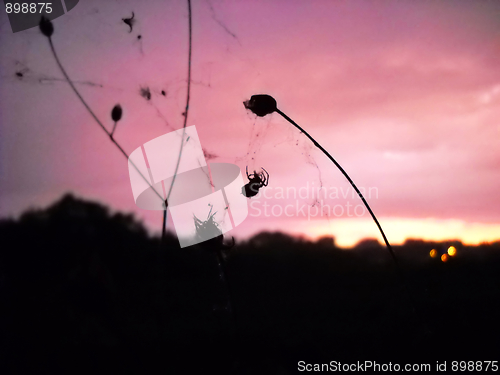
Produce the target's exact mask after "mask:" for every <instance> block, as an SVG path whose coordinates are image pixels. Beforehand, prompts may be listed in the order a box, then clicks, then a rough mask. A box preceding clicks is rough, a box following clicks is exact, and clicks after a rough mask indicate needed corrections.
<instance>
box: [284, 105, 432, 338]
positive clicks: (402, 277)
mask: <svg viewBox="0 0 500 375" xmlns="http://www.w3.org/2000/svg"><path fill="white" fill-rule="evenodd" d="M275 111H276V112H277V113H279V114H280V115H281V116H283V117H284V118H285V119H286V120H287V121H288V122H290V123H291V124H292V125H293V126H295V127H296V128H297V129H299V130H300V131H301V132H302V133H304V135H305V136H306V137H307V138H309V139H310V140H311V142H312V143H314V145H315V146H316V147H317V148H319V149H320V150H321V151H323V153H324V154H325V155H326V156H327V157H328V158H329V159H330V160H331V161H332V163H333V164H335V166H336V167H337V168H338V169H339V170H340V171H341V172H342V174H343V175H344V177H345V178H347V181H349V183H350V184H351V186H352V187H353V188H354V190H355V191H356V193H358V195H359V197H360V198H361V200H362V201H363V203H364V205H365V207H366V209H367V210H368V212H369V213H370V215H371V217H372V219H373V221H375V224H377V227H378V229H379V231H380V233H381V234H382V238H383V239H384V242H385V245H386V246H387V250H389V253H390V254H391V256H392V259H393V260H394V263H395V264H396V271H397V274H398V277H399V280H400V281H401V283H402V285H403V288H404V290H405V292H406V293H405V294H406V295H407V297H408V299H409V302H410V305H411V307H412V310H413V312H414V313H415V315H416V316H417V319H418V320H420V323H421V324H422V326H423V327H425V328H426V329H427V326H426V324H425V323H424V321H423V320H422V319H421V317H420V316H419V314H417V309H416V307H415V306H416V305H415V302H414V301H413V298H412V297H411V294H410V292H409V290H408V286H407V283H406V280H405V277H404V275H403V273H402V272H401V270H400V267H399V262H398V259H397V257H396V254H395V253H394V251H393V249H392V246H391V244H390V243H389V240H388V239H387V237H386V236H385V233H384V231H383V229H382V226H381V225H380V223H379V222H378V220H377V217H376V216H375V214H374V213H373V211H372V209H371V208H370V206H369V205H368V202H367V201H366V200H365V197H363V194H361V192H360V191H359V189H358V187H357V186H356V184H355V183H354V181H353V180H352V179H351V178H350V177H349V175H348V174H347V172H346V171H345V170H344V168H342V167H341V165H340V164H339V163H338V162H337V161H336V160H335V159H334V158H333V156H332V155H330V153H329V152H328V151H326V150H325V149H324V148H323V147H322V146H321V145H320V144H319V143H318V142H316V140H315V139H314V138H313V137H311V136H310V135H309V133H308V132H306V131H305V130H304V129H302V127H301V126H300V125H298V124H297V123H296V122H295V121H293V120H292V119H291V118H290V117H288V116H287V115H286V114H284V113H283V112H282V111H280V110H279V109H277V108H276V109H275Z"/></svg>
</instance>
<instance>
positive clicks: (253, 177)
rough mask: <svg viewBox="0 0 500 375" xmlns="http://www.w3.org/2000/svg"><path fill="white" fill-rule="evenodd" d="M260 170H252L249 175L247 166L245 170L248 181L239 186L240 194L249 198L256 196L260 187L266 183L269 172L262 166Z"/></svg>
mask: <svg viewBox="0 0 500 375" xmlns="http://www.w3.org/2000/svg"><path fill="white" fill-rule="evenodd" d="M261 168H262V167H261ZM262 170H263V172H260V173H257V171H253V173H252V174H250V175H249V174H248V166H247V168H246V171H247V178H248V180H249V182H248V184H246V185H245V186H243V187H242V188H241V194H243V195H244V196H245V197H247V198H251V197H254V196H256V195H257V193H258V192H259V189H260V188H262V187H264V186H267V185H268V183H269V173H268V172H267V171H266V170H265V169H264V168H262Z"/></svg>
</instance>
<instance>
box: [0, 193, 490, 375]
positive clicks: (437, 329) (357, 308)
mask: <svg viewBox="0 0 500 375" xmlns="http://www.w3.org/2000/svg"><path fill="white" fill-rule="evenodd" d="M0 239H1V244H2V246H1V249H0V295H1V297H2V304H1V310H0V337H1V339H0V340H1V341H0V345H1V349H2V350H1V354H0V355H1V357H0V361H1V363H0V364H1V369H0V373H1V374H10V373H16V374H26V373H44V374H91V373H92V374H94V373H108V374H110V373H113V374H115V373H116V374H139V373H141V374H150V373H156V372H161V373H163V374H191V373H192V374H211V373H214V374H215V373H216V374H275V375H276V374H290V373H295V372H297V363H298V361H305V362H307V363H328V362H330V361H339V362H342V363H351V362H356V361H365V360H366V361H368V360H370V361H378V362H379V363H389V362H392V363H393V364H394V363H399V364H401V365H404V364H405V363H412V364H413V363H429V364H432V366H433V367H434V366H435V363H436V361H437V360H439V361H440V362H443V361H445V360H447V361H449V362H448V370H450V366H451V361H452V360H457V361H470V360H475V361H477V360H482V361H493V360H499V359H500V358H499V357H500V355H499V353H500V350H499V349H500V338H499V337H500V335H499V334H500V323H499V320H498V319H499V316H500V298H499V297H500V274H499V272H498V271H499V266H500V243H498V242H497V243H495V244H491V245H484V246H480V247H466V246H462V245H461V244H460V243H459V242H453V244H454V245H455V246H456V247H457V249H458V254H457V256H456V257H454V258H451V259H450V260H449V261H448V262H446V263H443V262H441V261H440V260H439V259H438V258H436V259H432V258H430V257H429V250H430V249H432V248H437V249H439V250H441V251H444V250H445V249H446V248H447V246H448V245H450V244H451V242H450V243H443V244H436V243H425V242H422V241H408V242H407V243H406V244H405V245H404V246H402V247H397V248H396V249H395V251H396V254H397V256H398V258H399V259H400V265H401V267H400V270H401V271H402V275H403V277H404V278H405V279H406V280H407V286H408V288H407V290H406V289H405V288H404V287H403V286H402V283H401V282H400V281H399V278H398V275H397V269H396V267H395V265H394V263H393V262H392V260H391V258H390V256H389V253H388V252H387V250H386V249H384V248H383V247H381V246H380V245H379V244H378V243H376V242H373V241H366V242H364V243H362V244H360V245H359V246H358V247H357V248H356V249H353V250H341V249H338V248H336V247H335V246H334V242H333V239H331V238H330V239H323V240H321V241H318V242H316V243H312V242H307V241H304V240H298V239H295V238H290V237H288V236H285V235H283V234H279V233H262V234H260V235H258V236H256V237H254V238H253V239H252V240H250V241H249V242H245V243H237V244H236V246H235V247H234V248H233V249H231V251H230V254H229V257H228V259H227V277H228V280H229V283H230V288H231V294H232V302H233V307H234V314H233V317H234V318H233V317H232V316H231V314H230V313H229V312H228V311H227V310H224V306H225V305H226V301H227V291H226V284H224V282H223V281H221V279H220V278H219V270H218V267H217V263H216V259H215V255H214V254H213V253H210V252H208V251H206V250H204V249H202V248H200V247H198V246H195V247H190V248H186V249H179V248H178V242H177V240H176V239H175V238H174V237H169V238H168V241H167V242H168V243H167V244H166V245H165V247H164V248H160V243H159V239H157V238H153V239H152V238H149V237H148V235H147V233H146V231H145V230H144V228H143V227H142V226H141V225H140V224H138V223H137V222H136V221H135V220H134V218H133V217H132V216H127V215H123V214H110V213H109V211H108V210H107V209H106V208H105V207H103V206H101V205H99V204H96V203H90V202H84V201H81V200H78V199H75V198H73V197H71V196H69V195H68V196H65V197H64V198H63V199H62V200H61V201H59V202H58V203H56V204H55V205H53V206H51V207H49V208H48V209H46V210H40V211H31V212H28V213H25V214H24V215H23V216H22V217H21V218H20V219H19V220H16V221H13V220H6V219H5V220H3V221H1V222H0ZM407 291H408V293H407ZM409 296H411V297H409ZM411 300H412V301H411ZM412 306H414V307H415V311H414V310H413V307H412Z"/></svg>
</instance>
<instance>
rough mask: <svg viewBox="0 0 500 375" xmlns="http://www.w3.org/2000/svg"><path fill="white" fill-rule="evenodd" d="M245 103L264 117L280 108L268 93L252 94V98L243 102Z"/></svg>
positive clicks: (246, 106) (248, 107) (247, 107)
mask: <svg viewBox="0 0 500 375" xmlns="http://www.w3.org/2000/svg"><path fill="white" fill-rule="evenodd" d="M243 105H244V106H245V108H246V109H249V110H250V111H252V112H253V113H255V114H256V115H257V116H259V117H264V116H265V115H268V114H270V113H273V112H274V111H276V110H277V109H278V108H277V105H276V100H275V99H274V98H273V97H272V96H270V95H266V94H259V95H252V97H251V98H250V100H247V101H246V102H243Z"/></svg>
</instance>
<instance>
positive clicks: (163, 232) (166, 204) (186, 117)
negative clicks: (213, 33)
mask: <svg viewBox="0 0 500 375" xmlns="http://www.w3.org/2000/svg"><path fill="white" fill-rule="evenodd" d="M187 3H188V19H189V43H188V44H189V50H188V71H187V94H186V108H185V110H184V113H183V115H184V125H183V126H182V137H181V146H180V150H179V156H178V158H177V164H176V166H175V171H174V177H173V178H172V182H171V184H170V188H169V189H168V193H167V198H166V199H165V212H164V214H163V230H162V242H163V239H164V237H165V232H166V223H167V212H166V209H167V207H168V200H169V198H170V194H171V193H172V188H173V187H174V182H175V177H177V172H178V171H179V164H180V163H181V156H182V149H183V148H184V136H185V135H186V124H187V119H188V113H189V99H190V94H191V53H192V34H193V30H192V16H191V0H187Z"/></svg>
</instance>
